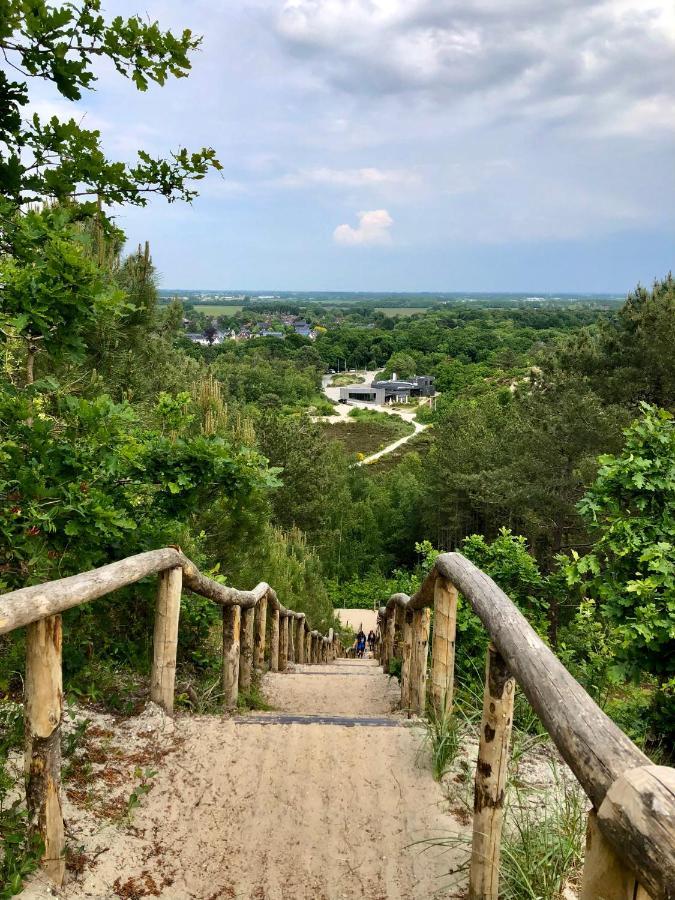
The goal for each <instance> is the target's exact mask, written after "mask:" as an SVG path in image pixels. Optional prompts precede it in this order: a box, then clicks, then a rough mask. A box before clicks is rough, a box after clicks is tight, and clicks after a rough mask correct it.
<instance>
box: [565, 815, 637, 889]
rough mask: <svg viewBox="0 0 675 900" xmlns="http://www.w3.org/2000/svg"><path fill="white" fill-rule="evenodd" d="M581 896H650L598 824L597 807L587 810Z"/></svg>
mask: <svg viewBox="0 0 675 900" xmlns="http://www.w3.org/2000/svg"><path fill="white" fill-rule="evenodd" d="M579 896H580V900H597V898H598V897H602V898H603V900H624V898H626V897H628V898H630V900H651V898H650V895H649V894H648V893H647V891H646V890H645V888H643V887H642V886H641V885H640V884H638V881H637V879H636V877H635V875H633V873H632V872H631V870H630V869H629V868H628V866H627V865H626V862H625V859H623V858H621V857H619V855H618V854H617V853H616V851H615V850H614V848H613V847H612V846H611V845H610V843H609V841H608V840H607V838H606V837H605V836H604V835H603V833H602V832H601V831H600V828H599V826H598V815H597V813H596V812H595V810H591V811H590V813H589V814H588V824H587V827H586V854H585V857H584V873H583V881H582V884H581V894H580V895H579Z"/></svg>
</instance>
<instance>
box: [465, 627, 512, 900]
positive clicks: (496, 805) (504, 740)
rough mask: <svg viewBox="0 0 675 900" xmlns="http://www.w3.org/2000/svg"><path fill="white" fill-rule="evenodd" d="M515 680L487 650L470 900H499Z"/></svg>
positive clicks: (491, 646)
mask: <svg viewBox="0 0 675 900" xmlns="http://www.w3.org/2000/svg"><path fill="white" fill-rule="evenodd" d="M514 694H515V680H514V679H513V677H512V676H511V674H510V673H509V670H508V669H507V668H506V663H505V662H504V660H503V659H502V657H501V656H500V655H499V653H498V652H497V650H496V649H495V647H494V646H493V645H492V644H490V645H489V647H488V650H487V661H486V665H485V693H484V699H483V718H482V720H481V729H480V743H479V746H478V763H477V765H476V780H475V787H474V805H473V809H474V813H473V842H472V845H471V871H470V874H469V900H497V898H498V896H499V855H500V850H501V835H502V822H503V819H504V789H505V786H506V775H507V769H508V763H509V743H510V739H511V727H512V725H513V698H514Z"/></svg>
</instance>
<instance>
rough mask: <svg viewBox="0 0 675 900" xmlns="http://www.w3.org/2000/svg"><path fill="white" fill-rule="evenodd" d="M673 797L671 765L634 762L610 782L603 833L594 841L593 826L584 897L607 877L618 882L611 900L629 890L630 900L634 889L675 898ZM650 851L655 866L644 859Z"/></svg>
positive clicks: (668, 899)
mask: <svg viewBox="0 0 675 900" xmlns="http://www.w3.org/2000/svg"><path fill="white" fill-rule="evenodd" d="M674 797H675V769H673V768H670V767H669V766H654V765H644V766H635V767H634V768H631V769H627V770H626V771H625V772H624V773H623V774H622V775H620V776H619V778H617V779H616V780H615V781H614V782H613V783H612V784H611V785H610V788H609V790H608V791H607V793H606V794H605V799H604V800H603V801H602V803H601V805H600V809H599V810H598V812H597V825H598V827H599V829H601V831H602V838H601V839H600V840H596V841H595V842H593V839H592V835H590V832H589V835H590V845H591V846H590V853H589V855H588V856H587V858H586V866H587V868H588V872H586V870H585V871H584V882H583V885H584V886H585V885H586V882H588V884H589V887H588V889H586V892H585V893H584V890H582V898H583V900H588V898H590V897H591V896H592V895H593V890H594V884H602V885H603V889H605V880H604V879H605V878H606V883H607V885H609V884H616V894H613V893H609V892H608V893H607V896H608V900H614V897H615V896H616V897H621V898H623V896H624V893H625V892H628V894H627V896H629V897H630V898H631V900H632V898H633V893H634V891H636V890H637V894H636V895H635V896H636V897H648V896H650V895H651V896H652V897H659V898H660V897H664V898H666V900H673V898H675V803H673V798H674ZM590 827H591V825H590V824H589V828H590ZM610 839H611V840H612V844H611V845H610V844H609V843H608V841H609V840H610ZM648 857H651V859H652V860H653V861H654V863H656V865H655V866H653V867H652V868H651V871H650V870H649V869H647V868H646V867H645V865H644V864H645V860H646V858H648ZM636 872H639V873H640V879H639V880H640V889H639V890H638V889H637V887H636V885H637V879H636V877H635V873H636ZM621 891H623V892H624V893H621Z"/></svg>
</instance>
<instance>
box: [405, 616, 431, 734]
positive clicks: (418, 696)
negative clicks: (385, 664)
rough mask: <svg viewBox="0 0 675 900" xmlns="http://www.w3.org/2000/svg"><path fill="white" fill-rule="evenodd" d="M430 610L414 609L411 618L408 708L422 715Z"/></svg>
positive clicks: (425, 700)
mask: <svg viewBox="0 0 675 900" xmlns="http://www.w3.org/2000/svg"><path fill="white" fill-rule="evenodd" d="M430 625H431V610H430V609H426V608H425V609H416V610H414V611H413V619H412V650H411V655H410V710H411V712H412V713H413V715H418V716H422V715H424V711H425V708H426V703H427V659H428V656H429V628H430Z"/></svg>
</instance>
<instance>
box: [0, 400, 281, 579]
mask: <svg viewBox="0 0 675 900" xmlns="http://www.w3.org/2000/svg"><path fill="white" fill-rule="evenodd" d="M2 387H3V386H2V385H0V418H1V420H2V422H3V432H4V443H3V447H2V453H1V454H0V492H1V493H2V494H3V495H4V496H5V497H6V498H7V500H8V501H10V503H11V505H5V506H3V507H2V509H1V511H0V535H1V536H2V541H3V544H4V546H5V566H4V576H3V580H4V582H5V584H7V585H8V586H18V585H24V584H26V583H30V584H35V583H36V582H38V581H42V580H45V579H48V578H50V577H54V576H55V575H56V573H57V572H58V573H59V574H60V575H65V574H71V573H73V572H77V571H82V570H83V569H86V568H91V567H93V566H96V565H100V564H101V563H102V562H105V561H108V560H109V559H110V558H114V557H117V556H124V555H127V554H128V553H129V552H134V551H136V550H140V549H149V548H150V547H152V546H161V545H162V544H166V543H172V542H175V537H176V534H177V533H179V532H180V530H181V528H182V525H181V522H183V521H184V520H185V517H186V516H188V515H189V514H190V513H191V512H192V511H193V510H195V509H199V507H200V505H201V504H203V503H205V502H206V501H207V499H208V498H209V497H210V496H212V494H213V493H214V492H216V491H218V492H222V493H223V494H224V495H226V496H228V497H229V498H230V500H231V503H232V504H234V505H236V504H238V503H241V502H244V501H245V499H246V497H247V496H249V495H250V494H251V493H252V492H255V491H256V490H259V489H263V488H265V487H267V486H270V484H272V483H274V482H273V481H270V480H269V476H268V475H267V474H265V471H264V469H263V467H262V463H261V460H260V458H259V457H258V456H257V455H256V454H255V453H253V452H252V451H249V450H247V449H246V448H242V449H240V450H238V451H233V450H232V449H231V448H230V447H229V445H228V444H227V443H226V442H225V441H223V440H222V439H221V438H218V437H206V436H202V435H196V436H194V437H191V438H177V439H175V440H171V439H169V438H167V437H165V436H163V435H161V434H159V433H157V432H155V431H153V430H151V429H148V428H144V427H143V426H142V425H141V424H140V423H139V422H138V419H137V415H136V413H135V411H134V410H133V409H132V408H131V406H130V405H129V404H114V403H113V402H112V401H111V400H110V399H109V398H107V397H105V396H100V397H98V398H97V399H96V400H94V401H90V400H85V399H82V398H77V397H73V396H69V395H65V396H64V395H63V394H62V393H61V392H60V391H59V390H58V389H57V390H55V391H52V390H49V389H45V390H42V389H41V386H40V385H37V384H36V385H35V386H33V388H32V389H31V390H29V391H26V392H17V391H16V390H13V389H12V388H11V387H9V386H8V385H5V386H4V390H2ZM47 387H51V385H49V386H47Z"/></svg>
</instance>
